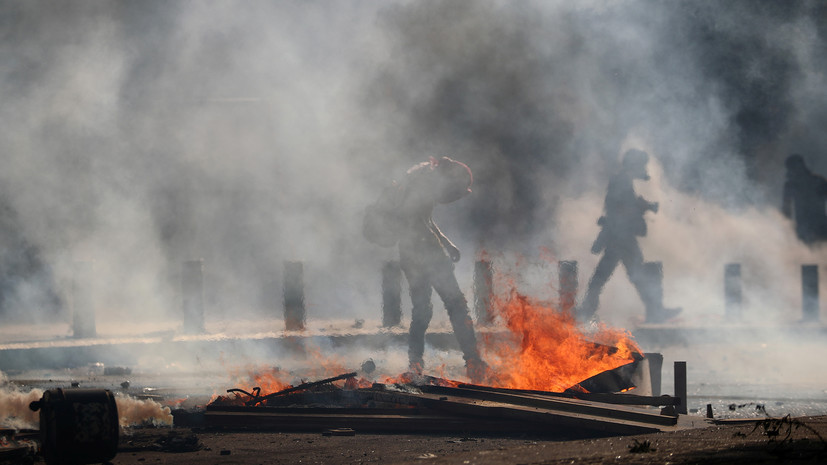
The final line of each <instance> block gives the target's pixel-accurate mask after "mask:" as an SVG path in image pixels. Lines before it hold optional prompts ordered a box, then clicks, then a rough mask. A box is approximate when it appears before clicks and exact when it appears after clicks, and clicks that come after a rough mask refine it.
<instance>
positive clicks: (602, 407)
mask: <svg viewBox="0 0 827 465" xmlns="http://www.w3.org/2000/svg"><path fill="white" fill-rule="evenodd" d="M421 389H422V391H423V392H426V393H433V394H443V395H451V396H455V397H458V398H469V399H478V400H482V401H491V402H499V403H503V404H508V405H519V406H528V407H536V408H542V409H547V410H553V411H560V412H570V413H576V414H584V415H592V416H596V417H600V418H611V419H618V420H629V421H634V422H639V423H646V424H652V425H660V426H673V425H676V424H677V422H678V418H677V417H676V416H670V415H660V414H657V413H651V412H647V411H645V410H642V409H639V408H633V407H627V406H623V405H613V404H605V403H601V402H594V401H587V400H580V399H567V398H552V397H546V396H539V395H536V394H514V393H505V392H492V391H484V390H477V389H469V388H451V387H445V386H422V387H421Z"/></svg>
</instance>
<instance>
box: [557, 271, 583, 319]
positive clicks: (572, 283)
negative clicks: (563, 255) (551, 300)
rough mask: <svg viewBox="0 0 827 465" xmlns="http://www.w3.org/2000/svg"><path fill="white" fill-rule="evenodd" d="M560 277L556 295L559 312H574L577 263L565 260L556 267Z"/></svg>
mask: <svg viewBox="0 0 827 465" xmlns="http://www.w3.org/2000/svg"><path fill="white" fill-rule="evenodd" d="M557 269H558V271H559V276H560V278H559V279H560V285H559V289H558V293H559V296H560V310H562V311H564V312H570V313H573V312H574V306H575V303H576V299H577V286H578V282H577V261H575V260H566V261H562V262H560V263H559V264H558V265H557Z"/></svg>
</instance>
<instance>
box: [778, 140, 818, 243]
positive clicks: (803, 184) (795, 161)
mask: <svg viewBox="0 0 827 465" xmlns="http://www.w3.org/2000/svg"><path fill="white" fill-rule="evenodd" d="M785 165H786V167H787V180H786V181H785V182H784V195H783V199H782V201H781V212H782V213H783V214H784V216H786V217H787V218H790V219H792V220H794V221H795V232H796V234H797V235H798V238H799V239H801V241H802V242H804V243H805V244H808V245H812V244H814V243H816V242H819V241H824V240H827V213H825V202H827V179H824V178H823V177H821V176H819V175H817V174H815V173H813V172H812V171H810V169H809V168H807V165H806V164H805V163H804V158H803V157H802V156H801V155H798V154H793V155H790V156H789V157H787V160H786V162H785Z"/></svg>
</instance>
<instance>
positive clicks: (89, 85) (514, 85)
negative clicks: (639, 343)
mask: <svg viewBox="0 0 827 465" xmlns="http://www.w3.org/2000/svg"><path fill="white" fill-rule="evenodd" d="M826 20H827V7H825V5H824V4H823V3H821V2H815V1H813V2H808V1H789V2H774V1H730V2H712V1H682V2H657V1H643V0H640V1H633V0H629V1H620V2H608V3H607V2H600V1H595V2H588V1H587V2H565V1H561V2H547V1H525V2H510V1H498V0H489V1H470V0H459V1H456V0H450V1H447V0H446V1H429V2H415V1H395V2H372V1H350V2H332V1H330V2H328V1H302V2H299V1H276V2H270V1H226V2H209V3H205V2H194V1H193V2H190V1H175V2H169V1H141V2H115V1H111V2H100V1H80V2H59V3H57V4H54V2H46V1H23V0H20V1H12V0H4V1H2V2H0V37H2V40H1V41H0V62H2V63H3V66H2V67H0V94H2V95H3V103H2V106H0V150H2V154H3V161H4V164H3V167H2V170H0V212H2V219H0V245H2V246H3V247H2V251H0V273H2V276H0V280H1V281H0V291H2V301H0V304H1V305H2V309H0V310H2V313H3V315H4V316H3V317H4V318H7V319H18V320H24V321H28V322H43V321H68V310H67V308H68V300H69V296H70V284H71V280H72V276H73V269H74V263H75V262H77V261H80V260H85V261H93V262H94V265H95V270H96V271H95V295H96V298H97V306H98V307H97V308H98V310H99V317H98V318H99V322H101V323H102V324H105V323H107V322H109V323H111V324H113V325H118V327H121V328H122V327H123V326H124V325H123V323H124V322H125V321H126V322H132V323H133V324H135V325H137V324H138V322H142V321H146V320H159V321H160V320H176V319H179V318H180V317H179V312H180V299H181V297H180V295H179V292H180V282H181V276H180V273H181V266H182V263H183V262H184V261H186V260H191V259H195V258H203V259H204V263H205V273H206V275H205V285H206V295H207V302H206V305H207V315H206V317H207V319H208V321H211V322H215V321H222V320H225V319H229V318H236V317H239V316H249V315H260V314H262V313H265V314H266V313H271V314H274V315H276V316H278V315H279V314H280V308H281V292H282V291H281V283H282V279H281V278H282V277H281V273H282V270H283V262H284V261H285V260H302V261H304V262H305V273H306V274H305V282H306V284H307V289H306V295H307V304H308V314H309V316H311V317H314V318H327V317H336V318H342V317H345V318H350V319H354V318H378V317H379V315H378V312H379V309H380V291H379V283H380V278H379V270H380V268H381V263H382V261H383V260H386V259H390V258H392V257H393V256H394V253H393V251H392V250H390V249H380V248H377V247H375V246H372V245H370V244H368V243H367V242H366V241H365V240H364V239H363V238H362V237H361V234H360V227H361V214H362V210H363V208H364V206H365V205H366V204H367V203H368V202H369V201H371V200H372V198H373V196H375V195H376V193H377V192H378V190H379V188H380V187H381V185H382V183H383V182H385V180H386V179H387V178H388V177H394V178H399V177H401V176H402V175H403V173H404V170H405V169H406V168H408V167H409V166H410V165H412V164H414V163H416V162H420V161H423V160H424V159H426V157H428V156H440V155H450V156H452V157H453V158H456V159H458V160H461V161H464V162H466V163H468V164H469V165H470V166H471V168H472V169H473V171H474V176H475V182H474V186H473V190H474V194H473V195H472V196H470V197H468V198H465V199H463V200H461V201H460V202H457V204H455V205H452V206H449V207H442V210H441V211H439V212H438V213H437V214H438V217H437V220H438V221H440V223H441V225H442V226H443V229H444V230H445V231H446V232H447V233H448V235H449V236H451V237H454V238H456V239H457V242H458V244H459V245H460V246H461V249H462V250H463V257H464V259H463V261H462V262H461V263H460V265H459V268H458V272H459V273H460V274H461V275H462V282H463V283H464V285H467V286H468V289H470V282H469V279H468V275H469V274H470V273H469V270H470V269H471V266H472V262H473V257H474V255H475V253H476V252H477V250H478V249H480V248H484V249H486V250H488V251H490V252H494V253H502V254H512V253H516V254H523V255H529V256H531V255H536V254H538V248H539V247H547V248H549V249H550V250H551V251H552V253H553V255H555V256H556V257H558V258H560V259H577V260H578V261H579V262H580V270H581V278H580V281H581V283H583V284H584V285H585V281H586V280H587V277H588V274H590V273H591V271H592V269H593V266H594V263H595V260H596V258H595V257H593V256H591V255H590V254H589V253H588V250H589V247H590V243H591V241H592V240H593V239H594V236H595V235H596V233H597V227H596V225H595V224H594V222H595V220H596V219H597V217H598V216H600V209H601V207H602V196H603V195H604V193H605V189H606V183H607V181H608V177H609V175H610V174H611V173H612V172H613V171H614V170H615V169H616V165H617V161H618V157H619V155H620V154H621V153H622V152H623V151H624V150H625V149H627V148H631V147H635V148H641V149H644V150H647V151H648V152H649V153H650V155H651V156H652V159H653V162H652V164H651V165H652V166H651V167H650V168H651V170H652V171H653V174H654V176H653V180H652V182H650V183H649V185H648V186H641V189H642V190H645V189H649V191H648V193H647V194H646V195H648V196H649V197H651V198H652V200H656V201H659V202H660V204H661V211H660V213H658V215H654V216H652V217H650V223H651V224H650V231H651V234H650V236H649V237H648V238H647V239H646V241H644V244H643V245H644V254H645V255H646V256H647V258H648V259H650V260H662V261H663V262H664V269H665V272H666V273H667V282H666V286H667V290H666V291H667V295H670V293H671V296H673V298H675V299H676V300H681V299H683V298H684V297H686V298H689V297H690V296H695V295H698V294H703V295H706V296H709V295H712V294H714V295H718V294H720V291H719V288H720V285H721V283H720V282H719V281H717V280H711V278H709V276H711V275H713V274H716V273H719V270H720V269H721V268H720V266H721V265H722V264H723V263H725V262H727V261H740V262H744V263H745V269H746V268H748V267H749V266H750V265H755V267H754V268H749V269H751V270H757V271H745V275H746V276H745V279H748V278H750V276H752V277H753V278H754V279H753V281H752V283H753V284H754V285H755V286H756V287H758V288H764V289H766V286H765V284H766V283H768V282H774V280H777V279H780V278H779V277H778V276H776V273H777V274H778V275H789V273H793V274H794V267H795V266H796V265H797V264H799V263H801V262H802V261H808V260H815V259H816V258H818V256H819V255H818V253H820V252H819V250H818V249H815V250H814V249H808V248H806V247H803V246H801V245H800V244H798V243H797V242H796V241H795V238H794V236H793V235H792V234H793V233H792V228H791V225H790V224H789V223H787V222H786V220H784V219H783V218H782V217H781V216H780V215H779V214H778V212H777V210H778V206H779V204H780V192H781V185H782V182H783V176H784V173H783V160H784V158H785V157H786V156H787V155H789V154H790V153H793V152H798V153H801V154H803V156H804V158H805V160H806V161H807V162H808V164H809V165H810V166H811V168H813V169H814V171H816V172H821V173H825V172H827V159H825V158H824V157H823V156H822V155H821V154H822V152H823V150H824V147H825V145H827V136H825V135H824V133H823V126H824V124H823V122H824V121H825V119H827V110H825V108H827V107H825V105H824V102H823V95H822V92H823V89H824V86H825V84H827V83H825V72H824V71H825V66H827V65H825V63H827V61H826V60H825V58H827V52H826V51H825V50H827V48H825V47H824V45H825V41H826V39H827V37H826V36H827V29H825V24H827V21H826ZM757 231H762V232H763V234H762V235H761V237H760V238H756V236H755V234H756V232H757ZM772 239H775V240H774V241H771V240H772ZM768 241H770V242H768ZM733 244H740V245H739V246H738V247H733V246H732V245H733ZM768 245H769V246H768ZM755 254H758V255H761V256H762V259H761V260H758V259H757V258H755ZM822 255H823V253H822ZM767 268H769V270H768V269H767ZM790 270H793V271H790ZM750 273H752V275H750ZM551 280H552V279H551V277H549V279H548V280H547V281H545V282H546V283H547V282H549V281H551ZM614 281H618V280H617V279H615V280H614ZM621 286H622V287H623V288H622V289H620V288H617V289H615V288H611V287H610V288H607V291H606V292H607V293H608V294H610V295H611V294H612V293H615V294H617V295H618V296H619V298H618V299H617V300H616V301H617V302H619V303H621V304H623V305H624V308H625V306H626V304H628V306H631V307H636V306H639V305H640V304H639V301H637V300H635V299H636V296H635V295H634V291H633V290H632V289H631V286H629V285H628V282H622V285H621ZM785 286H786V287H785V288H782V289H789V288H790V286H792V289H793V291H795V290H796V289H797V288H796V287H795V286H796V284H795V283H793V284H791V285H785ZM793 291H790V290H781V291H778V293H776V295H773V296H771V298H770V299H769V302H770V304H771V305H775V304H776V302H779V303H780V304H783V305H786V306H788V307H789V306H790V305H793V306H794V305H795V304H794V303H793V304H790V301H791V299H792V301H793V302H794V299H795V297H794V296H792V297H790V296H789V295H788V294H791V293H792V294H794V292H793ZM779 294H780V296H779ZM756 300H757V298H756ZM761 300H762V301H765V300H766V299H763V298H762V299H761ZM677 303H678V305H683V306H685V307H686V309H685V312H686V313H685V314H686V315H689V316H688V318H689V319H690V320H691V319H692V318H693V315H699V314H702V312H703V311H707V310H708V309H710V308H715V307H716V306H719V304H720V302H718V301H715V300H714V299H712V298H711V297H709V298H708V301H707V300H705V301H704V302H703V305H701V307H702V308H701V310H698V309H693V308H690V307H691V302H686V301H679V302H677ZM780 304H779V305H780ZM632 311H633V312H635V313H639V312H638V310H637V309H634V310H632ZM714 311H717V310H714ZM627 316H628V314H623V318H622V319H619V320H618V321H617V322H618V323H620V324H625V323H627V319H625V318H626V317H627ZM135 327H136V328H137V326H135ZM104 332H105V331H104Z"/></svg>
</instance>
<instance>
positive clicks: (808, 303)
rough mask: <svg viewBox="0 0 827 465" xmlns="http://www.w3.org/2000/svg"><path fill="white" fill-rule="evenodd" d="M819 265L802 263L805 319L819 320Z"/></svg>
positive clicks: (802, 304) (802, 306)
mask: <svg viewBox="0 0 827 465" xmlns="http://www.w3.org/2000/svg"><path fill="white" fill-rule="evenodd" d="M818 307H819V305H818V265H801V310H802V311H803V313H804V316H803V321H818V314H819V308H818Z"/></svg>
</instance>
